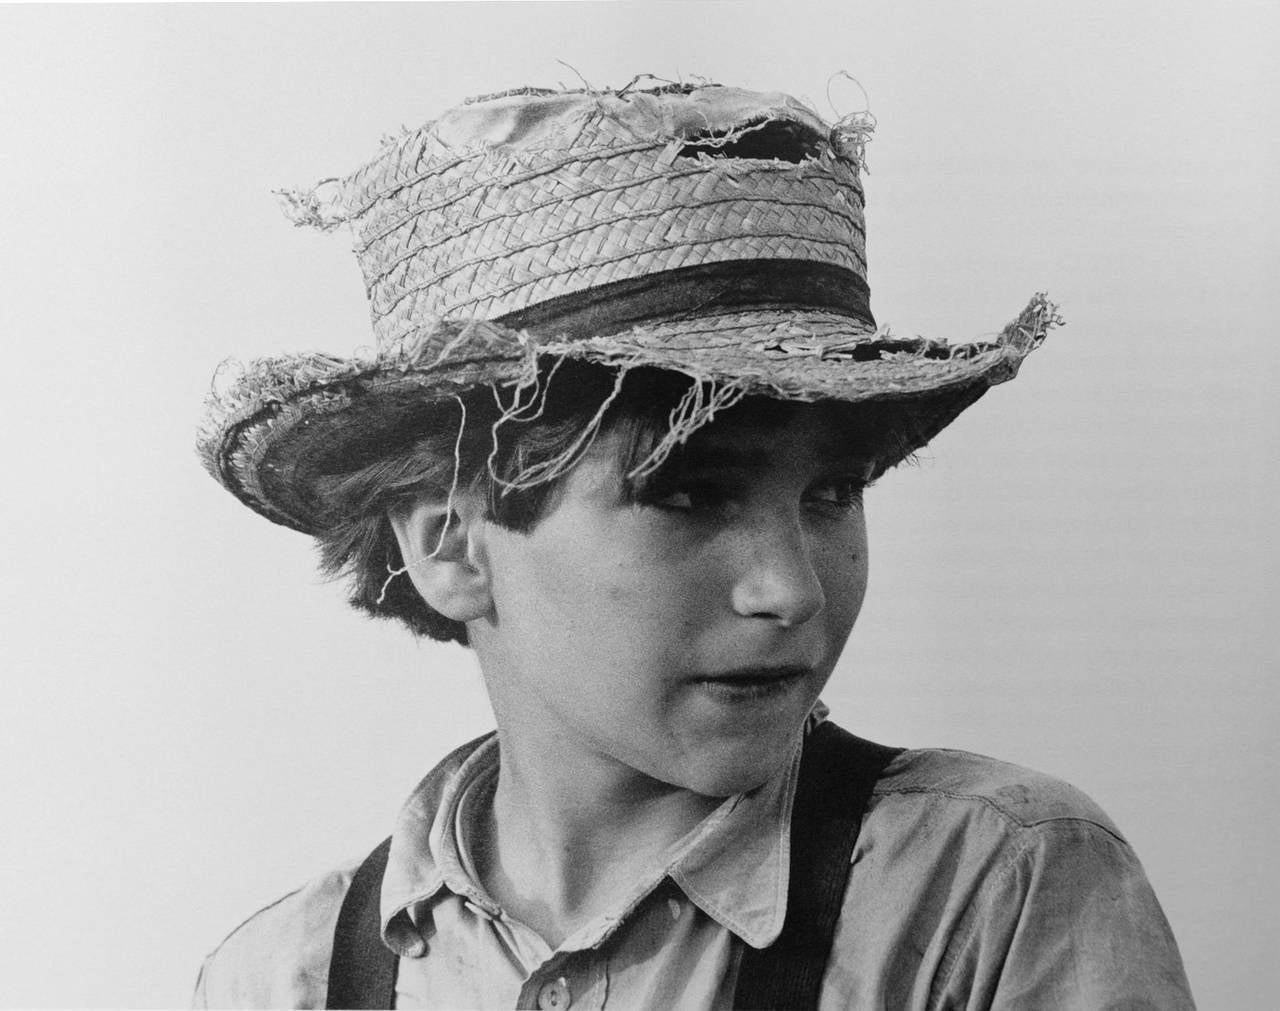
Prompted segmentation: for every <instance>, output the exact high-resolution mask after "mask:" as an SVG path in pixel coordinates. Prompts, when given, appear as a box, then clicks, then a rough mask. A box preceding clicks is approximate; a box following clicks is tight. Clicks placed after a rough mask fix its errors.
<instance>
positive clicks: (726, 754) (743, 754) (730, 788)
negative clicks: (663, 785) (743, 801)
mask: <svg viewBox="0 0 1280 1011" xmlns="http://www.w3.org/2000/svg"><path fill="white" fill-rule="evenodd" d="M794 755H795V749H794V747H793V746H787V747H785V748H781V749H771V748H767V747H754V748H751V749H742V750H741V751H739V750H738V749H724V750H719V751H717V752H715V753H712V754H709V755H706V756H704V758H703V760H702V761H700V762H698V763H697V768H688V769H682V770H680V776H679V779H678V781H677V783H676V785H678V786H681V787H683V788H684V789H686V790H690V791H692V792H693V793H697V794H701V795H702V796H704V797H732V796H734V795H735V794H739V793H748V792H750V791H751V790H754V789H756V787H759V786H763V785H764V784H765V783H767V782H769V780H771V779H773V778H774V777H775V776H777V775H780V774H781V773H783V772H785V771H786V769H787V766H788V764H789V763H790V761H791V759H792V758H793V757H794Z"/></svg>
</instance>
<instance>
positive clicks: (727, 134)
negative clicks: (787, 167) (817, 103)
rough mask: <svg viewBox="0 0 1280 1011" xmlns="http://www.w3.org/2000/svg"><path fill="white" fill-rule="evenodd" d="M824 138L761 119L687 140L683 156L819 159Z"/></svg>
mask: <svg viewBox="0 0 1280 1011" xmlns="http://www.w3.org/2000/svg"><path fill="white" fill-rule="evenodd" d="M823 140H824V138H823V136H822V135H821V134H820V133H817V132H816V131H814V130H813V129H811V128H809V127H806V126H805V125H804V124H802V123H796V122H793V121H791V120H783V119H770V120H765V119H757V120H752V121H750V122H748V123H743V124H742V125H741V126H735V127H733V128H732V129H729V130H706V131H704V132H702V133H699V134H695V135H693V136H691V137H688V138H686V141H685V146H684V147H682V148H681V149H680V157H682V158H697V157H698V155H699V154H704V155H707V156H709V157H711V158H762V159H775V158H776V159H777V160H779V161H789V162H796V163H799V162H802V161H806V160H807V159H809V158H816V157H817V156H818V154H819V151H820V146H821V144H822V142H823Z"/></svg>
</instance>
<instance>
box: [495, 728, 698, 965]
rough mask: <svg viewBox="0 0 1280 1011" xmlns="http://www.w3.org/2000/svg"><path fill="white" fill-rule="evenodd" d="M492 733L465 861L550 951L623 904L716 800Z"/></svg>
mask: <svg viewBox="0 0 1280 1011" xmlns="http://www.w3.org/2000/svg"><path fill="white" fill-rule="evenodd" d="M553 743H554V742H549V741H547V740H546V739H545V738H541V737H535V738H534V739H533V740H532V741H522V740H520V739H518V737H517V738H516V739H513V738H512V737H511V736H509V735H506V734H504V733H502V731H501V730H500V731H499V746H500V749H501V750H500V754H501V758H500V763H501V764H500V768H499V774H498V784H497V787H496V790H495V793H494V797H493V804H492V807H491V808H490V809H489V811H488V817H487V819H486V821H487V823H485V824H479V825H475V826H473V832H472V838H473V839H475V840H476V841H477V842H478V843H480V845H478V846H476V847H475V848H474V849H473V851H472V858H473V861H474V863H475V866H476V870H477V873H478V874H479V875H480V878H481V881H482V883H483V884H484V887H485V889H486V891H488V893H489V894H490V895H491V896H492V897H493V898H494V899H495V900H496V901H497V902H498V904H499V905H501V906H502V908H503V909H504V910H505V911H506V912H507V913H508V914H510V915H511V916H513V917H515V918H516V919H518V920H520V921H521V922H522V923H524V924H526V925H527V926H529V927H531V928H532V929H533V930H535V931H537V933H538V934H539V935H540V936H541V937H542V938H543V940H545V941H546V942H547V944H548V945H550V946H551V947H553V948H554V947H558V946H559V945H560V944H561V943H562V942H563V941H564V940H565V938H567V937H568V936H570V935H571V934H572V933H573V932H574V931H575V930H577V929H578V928H579V927H580V926H581V925H582V924H584V923H585V922H587V921H588V920H590V919H592V918H593V917H594V916H597V915H599V914H601V913H603V912H605V911H606V910H608V909H609V907H610V906H611V905H613V904H615V903H617V902H619V901H621V900H622V898H623V896H624V894H625V893H626V892H627V891H629V890H631V889H632V888H634V887H635V885H636V882H637V880H638V879H639V878H641V877H642V876H643V875H644V874H646V873H652V872H653V870H654V869H655V868H656V867H657V865H658V864H659V862H660V861H661V859H662V858H663V856H664V855H665V854H666V853H667V852H668V851H669V849H670V848H671V846H672V845H674V844H675V843H676V842H678V841H679V840H680V839H681V838H683V837H684V836H685V835H686V834H688V833H689V832H690V831H691V830H692V829H693V828H694V827H695V826H696V825H697V824H698V823H699V822H700V821H702V819H703V818H705V817H706V816H707V815H708V814H710V813H711V811H713V810H715V808H716V807H718V806H719V804H720V803H721V800H722V798H718V797H704V796H702V795H700V794H696V793H693V792H692V791H689V790H685V789H681V788H679V787H675V786H671V785H669V784H666V783H661V782H659V781H657V780H655V779H652V778H650V777H648V776H645V775H643V774H642V773H639V772H637V771H636V770H635V769H631V768H629V767H627V766H625V765H623V764H622V763H619V762H615V761H610V760H605V761H597V762H581V761H575V758H578V757H580V756H571V755H568V754H566V753H565V752H564V751H563V750H560V749H559V748H555V747H554V746H552V747H548V745H553Z"/></svg>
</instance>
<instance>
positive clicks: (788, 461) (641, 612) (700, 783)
mask: <svg viewBox="0 0 1280 1011" xmlns="http://www.w3.org/2000/svg"><path fill="white" fill-rule="evenodd" d="M823 417H824V416H823V415H822V413H821V412H820V410H819V409H817V408H813V407H810V406H803V405H802V406H797V407H796V408H795V409H794V411H791V412H788V413H787V414H786V415H785V417H784V420H783V421H782V422H778V421H776V420H775V421H773V422H772V423H762V422H753V421H752V420H751V417H750V415H749V414H747V415H745V416H744V415H743V412H742V411H741V410H740V411H739V412H738V414H737V415H736V416H733V417H732V418H731V420H729V421H725V422H718V423H716V424H712V425H710V426H708V427H706V428H704V429H702V430H701V431H700V432H699V433H697V434H696V435H695V436H694V437H693V438H692V439H691V440H690V442H689V444H688V446H687V447H686V449H685V450H684V451H683V452H682V453H681V454H680V455H679V456H678V457H674V458H673V459H672V460H671V461H669V462H668V464H667V465H666V466H665V467H664V468H663V471H662V473H661V474H660V475H659V480H658V481H657V482H656V485H655V486H654V488H653V489H652V491H651V492H649V493H647V494H646V495H645V496H644V497H643V498H642V501H641V502H639V503H635V502H632V501H630V500H629V498H628V496H627V495H626V494H625V492H624V490H623V483H622V481H621V474H620V472H619V464H618V463H617V461H616V457H617V455H618V454H617V452H616V443H615V441H614V437H611V436H604V437H601V438H600V439H598V440H597V442H596V445H595V446H594V447H593V448H592V449H591V450H590V451H589V453H588V454H587V456H586V457H585V458H584V460H583V461H582V463H581V464H580V465H579V466H578V467H577V468H576V469H575V470H574V471H573V472H572V473H571V474H570V475H569V476H568V477H567V478H566V479H565V482H564V484H563V487H562V489H561V491H560V493H559V494H558V495H557V496H556V497H554V498H553V500H552V503H551V505H550V506H549V508H548V511H547V513H546V515H545V516H544V517H543V518H542V519H541V520H540V521H539V523H538V524H537V525H536V526H535V527H534V529H533V530H532V531H531V532H530V533H527V534H522V533H514V532H511V531H508V530H505V529H503V528H501V527H498V526H496V525H493V524H485V525H484V528H483V536H484V547H485V554H486V558H487V564H488V565H489V571H490V590H491V594H492V601H493V607H492V612H491V614H490V616H489V617H488V618H486V619H483V620H481V621H477V622H472V623H470V624H469V625H468V631H469V633H470V636H471V642H472V644H473V646H474V647H475V649H476V652H477V654H478V656H479V659H480V663H481V666H482V669H483V670H484V674H485V678H486V682H487V683H488V686H489V691H490V695H491V697H492V699H493V703H494V708H495V711H496V713H497V718H498V723H499V727H500V729H501V730H502V731H503V733H504V734H505V735H507V737H508V738H509V739H511V740H513V741H518V740H524V741H532V742H535V744H536V746H538V747H540V748H544V749H545V748H551V749H554V751H555V753H556V754H558V755H561V756H562V757H563V760H564V761H565V762H570V763H572V762H582V761H585V762H604V763H610V764H612V763H616V764H618V765H619V766H620V767H625V768H629V769H632V770H635V771H637V772H639V773H642V774H644V775H645V776H648V777H652V778H654V779H657V780H659V781H662V782H664V783H667V784H671V785H675V786H678V787H682V788H685V789H689V790H693V791H695V792H697V793H701V794H705V795H708V796H727V795H730V794H732V793H737V792H739V791H742V790H747V789H750V788H752V787H755V786H757V785H759V784H760V783H762V782H764V781H765V780H766V779H768V778H769V777H770V776H772V775H773V774H774V773H775V772H777V771H778V769H779V768H780V767H781V765H782V763H783V762H785V761H786V760H787V759H788V758H789V757H790V755H791V754H792V749H793V748H794V746H795V744H796V742H797V740H798V735H799V732H800V729H801V727H802V725H803V723H804V720H805V717H806V716H807V714H808V713H809V711H810V710H811V708H812V707H813V705H814V703H815V702H816V700H817V698H818V693H819V692H820V691H821V689H822V687H823V685H824V684H825V683H826V681H827V678H828V677H829V676H830V674H831V671H832V668H833V666H834V665H835V662H836V660H837V659H838V657H839V656H840V652H841V650H842V649H843V647H844V644H845V640H846V639H847V638H848V636H849V633H850V631H851V630H852V628H853V623H854V620H855V619H856V618H857V616H858V610H859V608H860V607H861V605H862V598H863V594H864V592H865V590H866V582H867V542H866V526H865V522H864V518H863V512H862V502H861V489H862V484H863V481H864V479H865V476H866V474H867V472H868V469H869V467H868V464H867V462H866V461H864V460H859V459H856V458H849V457H847V456H842V454H841V451H840V448H839V447H840V441H839V440H838V438H837V433H835V432H834V431H832V430H831V429H830V428H829V426H828V423H826V422H824V420H823Z"/></svg>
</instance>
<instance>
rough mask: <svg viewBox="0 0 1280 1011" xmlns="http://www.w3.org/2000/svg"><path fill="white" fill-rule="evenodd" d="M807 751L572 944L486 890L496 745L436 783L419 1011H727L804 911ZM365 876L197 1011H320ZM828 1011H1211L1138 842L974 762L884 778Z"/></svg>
mask: <svg viewBox="0 0 1280 1011" xmlns="http://www.w3.org/2000/svg"><path fill="white" fill-rule="evenodd" d="M798 768H799V754H798V753H797V755H796V756H795V758H794V759H793V761H792V762H791V763H790V764H789V765H788V767H787V768H786V769H785V770H783V771H782V772H781V773H780V774H779V775H778V776H777V777H775V778H774V779H772V780H771V781H770V782H768V783H766V784H764V786H762V787H760V788H758V789H757V790H754V791H751V792H750V793H747V794H743V795H739V796H737V797H732V798H729V799H728V800H726V801H724V802H723V803H722V804H721V805H720V806H719V807H718V808H717V809H716V810H715V811H713V812H712V813H711V814H710V815H709V816H708V817H707V818H706V819H705V820H704V821H703V822H702V823H701V824H700V825H698V826H697V827H696V828H695V829H694V830H693V831H692V832H691V833H689V835H687V836H686V837H685V838H684V839H682V840H680V842H678V843H677V844H675V845H674V846H673V847H672V848H671V849H670V851H669V852H668V853H667V854H666V855H665V857H664V859H663V860H661V861H660V862H658V863H657V864H656V865H655V866H654V867H653V869H652V871H651V872H650V873H649V874H647V875H645V876H644V877H643V878H642V879H641V880H638V881H635V882H631V883H630V887H629V888H628V890H627V891H626V893H625V895H624V897H623V898H622V899H620V900H619V901H618V903H617V904H616V906H615V907H614V908H612V909H610V910H608V911H607V912H606V913H605V914H603V915H601V916H599V917H597V918H596V919H594V920H592V921H591V922H589V923H586V924H583V925H582V926H581V927H580V928H579V929H578V930H577V931H576V932H575V933H574V934H573V935H572V936H571V937H569V938H567V939H566V940H565V941H564V943H563V944H561V945H560V946H559V947H558V948H556V949H554V950H553V949H552V948H550V947H549V946H548V945H547V944H546V943H545V942H544V941H543V939H542V938H541V937H539V936H538V935H537V934H536V933H535V932H534V931H532V930H531V929H529V928H528V927H527V926H525V925H524V924H522V923H520V922H519V921H517V920H515V919H513V918H512V917H509V916H507V915H506V913H505V912H504V911H503V910H502V909H501V908H500V907H499V906H498V905H497V904H496V903H495V902H494V901H493V900H492V899H491V898H490V897H489V896H488V895H487V894H486V893H485V891H484V889H483V887H482V886H481V885H480V884H479V882H478V881H477V880H476V875H475V873H474V870H473V868H472V865H471V861H470V857H469V854H468V848H467V839H466V826H467V825H468V824H469V823H470V817H469V812H470V811H471V809H472V806H473V805H477V804H483V803H486V802H487V793H488V792H489V791H491V789H492V784H493V782H494V780H495V778H496V775H497V769H498V748H497V742H496V739H494V738H492V737H490V738H487V739H482V741H480V742H473V743H472V744H471V745H467V746H465V747H464V748H461V749H459V750H458V751H456V752H454V753H453V754H452V755H450V756H449V757H448V758H446V759H445V760H444V761H443V762H442V763H441V764H440V765H439V766H437V768H436V769H435V770H433V771H432V772H431V773H430V774H429V775H428V776H427V777H426V779H424V780H423V781H422V783H421V784H420V785H419V786H418V788H417V789H416V790H415V791H414V793H413V795H412V796H411V797H410V799H409V801H408V803H407V804H406V806H405V808H404V810H403V811H402V813H401V815H400V818H399V820H398V822H397V825H396V829H395V832H394V834H393V836H392V845H391V852H390V856H389V858H388V863H387V872H386V876H385V878H384V882H383V890H382V920H383V939H384V941H385V943H387V944H388V946H389V947H391V948H392V950H394V951H396V952H397V953H398V954H399V955H400V967H399V973H398V978H397V989H396V1006H397V1007H400V1008H515V1007H526V1008H536V1007H540V1008H554V1009H557V1011H559V1009H562V1008H568V1007H570V1006H572V1007H574V1008H581V1009H584V1011H586V1009H594V1008H607V1009H610V1011H612V1009H621V1008H690V1009H694V1008H699V1009H700V1008H729V1007H731V1006H732V1000H733V990H734V985H735V983H736V979H737V969H738V962H739V959H740V957H741V952H742V951H743V946H744V945H752V946H753V947H763V946H765V945H768V944H769V943H770V942H772V941H773V939H774V938H775V937H776V936H777V934H778V932H779V931H780V930H781V927H782V921H783V918H784V916H785V912H786V899H787V886H788V881H787V876H788V860H789V851H790V812H791V803H792V799H793V797H794V792H795V783H796V776H797V773H798ZM355 866H356V864H355V863H353V864H351V865H349V866H346V867H343V868H339V869H338V870H335V871H334V872H332V873H330V874H328V875H325V876H323V877H321V878H320V879H318V880H316V881H313V882H311V883H310V884H308V885H306V886H304V887H303V888H301V889H299V890H298V891H296V892H293V893H291V894H289V895H287V896H285V897H284V898H283V899H281V900H280V901H278V902H276V903H274V904H273V905H271V906H268V907H267V908H266V909H264V910H262V911H260V912H259V913H257V914H256V915H255V916H253V917H251V918H250V919H249V920H248V921H246V922H245V923H244V924H242V925H241V926H240V927H239V928H237V929H236V931H234V932H233V933H232V934H231V936H230V937H228V938H227V940H226V941H224V942H223V944H222V945H221V946H220V947H219V948H218V949H217V950H216V951H215V952H214V953H213V954H212V955H210V956H209V958H208V959H207V960H206V962H205V965H204V967H203V969H202V971H201V974H200V979H199V981H198V983H197V986H196V995H195V1005H196V1006H197V1007H323V1006H324V1002H325V990H326V985H327V975H328V962H329V956H330V953H331V946H332V935H333V926H334V923H335V921H336V919H337V914H338V909H339V907H340V905H341V902H342V898H343V896H344V894H345V892H346V889H347V887H348V886H349V884H350V881H351V876H352V874H353V873H354V871H355ZM819 1007H820V1009H821V1011H835V1009H837V1008H922V1009H924V1008H931V1009H932V1008H938V1009H942V1008H946V1009H952V1008H966V1009H977V1008H1009V1009H1012V1008H1062V1009H1075V1008H1078V1009H1081V1011H1084V1009H1093V1008H1104V1007H1126V1008H1152V1009H1156V1008H1158V1009H1161V1011H1166V1009H1175V1011H1176V1009H1181V1008H1191V1007H1193V1004H1192V1000H1191V996H1190V991H1189V989H1188V986H1187V982H1186V978H1185V975H1184V974H1183V970H1182V964H1181V960H1180V958H1179V956H1178V952H1177V948H1176V946H1175V944H1174V941H1173V938H1172V935H1171V933H1170V931H1169V927H1168V924H1167V923H1166V921H1165V918H1164V915H1163V914H1162V912H1161V910H1160V907H1159V904H1158V903H1157V901H1156V899H1155V896H1154V895H1153V894H1152V892H1151V889H1150V886H1149V885H1148V883H1147V881H1146V877H1145V875H1144V874H1143V871H1142V868H1141V866H1140V865H1139V863H1138V861H1137V858H1136V857H1135V856H1134V854H1133V851H1132V850H1131V849H1130V847H1129V846H1128V844H1127V843H1126V842H1125V841H1124V839H1123V837H1121V836H1120V834H1119V832H1118V831H1117V830H1116V828H1115V826H1114V825H1112V824H1111V822H1110V820H1109V819H1108V818H1107V817H1106V815H1105V814H1103V813H1102V812H1101V811H1100V810H1099V809H1098V807H1097V806H1096V805H1095V804H1093V802H1092V801H1090V800H1089V799H1088V798H1087V797H1085V796H1084V795H1083V794H1081V793H1080V792H1079V791H1077V790H1075V789H1073V788H1072V787H1070V786H1067V785H1066V784H1064V783H1061V782H1059V781H1057V780H1054V779H1051V778H1049V777H1046V776H1042V775H1039V774H1037V773H1033V772H1030V771H1028V770H1025V769H1021V768H1018V767H1016V766H1012V765H1007V764H1005V763H1001V762H996V761H994V760H992V759H988V758H982V757H980V756H976V755H970V754H967V753H964V752H957V751H943V750H923V749H922V750H912V751H907V752H904V753H903V754H902V755H900V756H899V757H898V758H896V759H895V760H894V761H893V762H892V763H891V764H890V766H889V767H888V769H886V770H885V773H884V775H883V776H882V777H881V779H880V781H879V783H878V784H877V787H876V789H875V791H874V793H873V796H872V799H871V802H870V803H869V805H868V809H867V814H866V817H865V819H864V824H863V827H862V830H861V832H860V834H859V837H858V842H857V845H856V847H855V849H854V854H853V862H852V866H851V870H850V875H849V881H848V885H847V887H846V892H845V899H844V905H843V910H842V913H841V916H840V920H839V922H838V924H837V928H836V936H835V941H834V944H833V949H832V956H831V959H830V961H829V963H828V967H827V972H826V975H825V977H824V979H823V984H822V991H821V995H820V1002H819Z"/></svg>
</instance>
